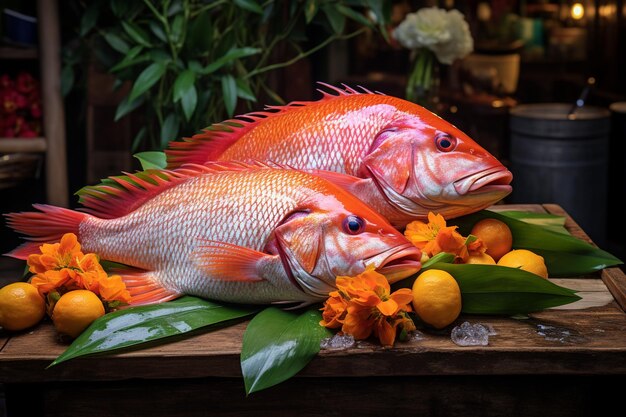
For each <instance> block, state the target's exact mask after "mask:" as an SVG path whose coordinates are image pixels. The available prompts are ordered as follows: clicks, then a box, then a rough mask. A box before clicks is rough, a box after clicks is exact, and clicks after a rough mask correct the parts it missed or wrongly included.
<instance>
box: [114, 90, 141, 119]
mask: <svg viewBox="0 0 626 417" xmlns="http://www.w3.org/2000/svg"><path fill="white" fill-rule="evenodd" d="M129 98H130V97H129V96H126V97H124V98H123V99H122V101H121V102H120V104H118V105H117V110H115V119H114V120H115V121H116V122H117V121H118V120H119V119H121V118H122V117H124V116H126V115H127V114H128V113H130V112H132V111H133V110H135V109H137V108H138V107H140V106H141V105H142V104H143V103H144V102H145V97H143V96H142V97H137V98H136V99H134V100H129Z"/></svg>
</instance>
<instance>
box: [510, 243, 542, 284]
mask: <svg viewBox="0 0 626 417" xmlns="http://www.w3.org/2000/svg"><path fill="white" fill-rule="evenodd" d="M498 265H500V266H508V267H511V268H520V269H523V270H524V271H528V272H532V273H533V274H535V275H539V276H540V277H542V278H548V268H546V263H545V261H544V260H543V256H540V255H537V254H536V253H534V252H531V251H529V250H527V249H515V250H512V251H511V252H509V253H507V254H506V255H504V256H503V257H502V258H500V260H499V261H498Z"/></svg>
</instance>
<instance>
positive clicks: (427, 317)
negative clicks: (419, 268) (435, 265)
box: [413, 269, 461, 329]
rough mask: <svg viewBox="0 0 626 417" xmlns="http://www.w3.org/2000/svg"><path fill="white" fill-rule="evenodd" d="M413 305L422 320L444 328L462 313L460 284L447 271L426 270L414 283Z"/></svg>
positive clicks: (438, 327)
mask: <svg viewBox="0 0 626 417" xmlns="http://www.w3.org/2000/svg"><path fill="white" fill-rule="evenodd" d="M413 307H414V308H415V312H416V313H417V315H418V316H419V317H420V319H422V321H424V322H425V323H427V324H430V325H431V326H433V327H435V328H437V329H443V328H444V327H446V326H447V325H449V324H450V323H452V322H453V321H454V320H456V318H457V317H458V316H459V314H460V313H461V289H460V288H459V284H457V282H456V280H455V279H454V278H453V277H452V275H450V274H449V273H447V272H446V271H442V270H440V269H429V270H428V271H424V272H422V273H421V274H420V275H419V276H418V277H417V279H416V280H415V282H414V283H413Z"/></svg>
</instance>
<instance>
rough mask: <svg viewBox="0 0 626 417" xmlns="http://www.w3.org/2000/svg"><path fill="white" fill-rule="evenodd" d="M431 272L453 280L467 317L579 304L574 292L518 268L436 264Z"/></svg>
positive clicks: (406, 285)
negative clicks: (441, 273) (442, 272)
mask: <svg viewBox="0 0 626 417" xmlns="http://www.w3.org/2000/svg"><path fill="white" fill-rule="evenodd" d="M425 265H426V264H425ZM428 269H441V270H444V271H446V272H448V273H450V275H452V276H453V277H454V279H455V280H456V281H457V283H458V284H459V287H460V288H461V296H462V300H463V307H462V311H463V312H464V313H473V314H526V313H531V312H535V311H540V310H543V309H546V308H549V307H556V306H559V305H564V304H569V303H573V302H574V301H577V300H580V297H579V296H577V295H576V294H575V291H572V290H570V289H568V288H564V287H561V286H558V285H556V284H554V283H552V282H551V281H549V280H547V279H544V278H541V277H539V276H537V275H535V274H532V273H530V272H526V271H523V270H521V269H517V268H509V267H506V266H497V265H474V264H471V265H466V264H452V263H446V262H436V263H433V264H429V265H427V266H426V267H425V268H423V270H428ZM418 277H419V275H418ZM418 277H413V278H409V279H406V280H403V281H400V282H398V283H397V284H396V285H395V288H402V287H404V288H411V287H412V286H413V282H414V281H415V279H419V278H418Z"/></svg>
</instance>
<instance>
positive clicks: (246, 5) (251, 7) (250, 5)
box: [235, 0, 263, 14]
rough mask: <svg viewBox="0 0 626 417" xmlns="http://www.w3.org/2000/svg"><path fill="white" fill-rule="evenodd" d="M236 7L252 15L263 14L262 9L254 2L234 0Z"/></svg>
mask: <svg viewBox="0 0 626 417" xmlns="http://www.w3.org/2000/svg"><path fill="white" fill-rule="evenodd" d="M235 4H236V5H237V7H239V8H241V9H244V10H247V11H249V12H252V13H257V14H263V9H262V8H261V6H259V5H258V4H257V2H256V1H254V0H235Z"/></svg>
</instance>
